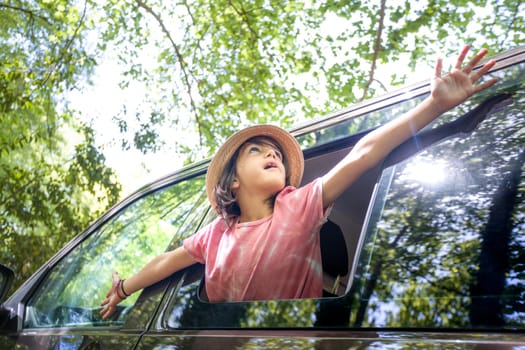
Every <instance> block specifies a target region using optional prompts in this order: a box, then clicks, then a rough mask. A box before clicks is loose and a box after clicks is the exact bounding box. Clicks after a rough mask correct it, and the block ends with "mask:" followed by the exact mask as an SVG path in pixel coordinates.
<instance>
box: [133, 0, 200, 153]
mask: <svg viewBox="0 0 525 350" xmlns="http://www.w3.org/2000/svg"><path fill="white" fill-rule="evenodd" d="M135 2H136V3H137V5H138V6H139V7H141V8H143V9H144V10H145V11H146V12H147V13H149V14H150V15H151V16H153V18H155V20H156V21H157V23H158V24H159V26H160V28H161V29H162V32H163V33H164V34H165V35H166V37H167V38H168V40H169V41H170V43H171V46H172V47H173V49H174V50H175V54H176V55H177V60H178V62H179V66H180V68H181V70H182V74H183V75H184V84H185V85H186V89H187V92H188V96H189V98H190V104H191V108H192V109H193V113H194V115H195V121H196V122H197V129H198V133H199V142H200V144H201V146H202V124H201V119H200V116H199V113H198V111H197V105H196V103H195V100H194V98H193V91H192V90H193V89H192V86H191V82H190V76H189V74H188V72H187V70H186V62H184V57H183V56H182V53H181V52H180V50H179V47H178V46H177V44H176V43H175V40H173V38H172V36H171V33H170V32H169V30H168V28H166V25H165V24H164V21H163V20H162V18H160V15H158V14H157V13H155V11H153V9H152V8H151V7H150V6H148V5H146V4H145V3H144V2H143V1H142V0H135Z"/></svg>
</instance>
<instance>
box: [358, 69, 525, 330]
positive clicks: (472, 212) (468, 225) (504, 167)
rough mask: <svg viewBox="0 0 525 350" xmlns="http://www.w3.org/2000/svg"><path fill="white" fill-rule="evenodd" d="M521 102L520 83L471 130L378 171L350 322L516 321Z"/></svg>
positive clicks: (523, 235) (522, 208)
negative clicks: (507, 101)
mask: <svg viewBox="0 0 525 350" xmlns="http://www.w3.org/2000/svg"><path fill="white" fill-rule="evenodd" d="M523 68H524V67H523V66H521V67H515V69H514V70H513V71H511V72H508V73H507V74H509V73H512V72H514V73H518V77H519V78H520V79H519V80H518V82H519V81H523V73H521V72H522V71H523ZM520 70H521V72H520ZM514 81H516V80H514ZM520 85H521V87H523V83H521V84H519V83H518V86H520ZM524 111H525V93H524V91H523V89H521V90H518V91H515V92H514V96H513V98H512V104H511V105H507V106H505V107H500V108H496V109H495V110H494V111H493V112H492V113H489V115H488V116H487V118H486V119H485V120H483V121H482V122H481V124H480V125H479V126H478V128H477V129H476V130H475V131H474V132H473V133H472V134H471V135H468V136H467V137H459V138H458V137H455V138H451V139H450V140H447V141H445V142H442V143H440V144H438V145H435V146H433V147H431V148H429V149H427V150H425V151H424V152H422V153H421V154H419V155H417V156H416V157H412V158H410V159H408V160H406V161H404V162H402V163H400V164H397V165H395V166H393V167H390V168H388V169H386V170H385V171H384V173H383V175H382V177H381V180H380V186H379V190H378V192H377V195H376V201H375V206H374V207H373V210H372V212H371V218H372V219H371V224H370V225H369V227H368V232H367V236H366V241H365V244H364V250H363V253H362V256H361V259H360V264H359V267H358V270H357V272H356V279H355V281H354V288H353V290H354V292H355V299H354V300H355V304H356V305H357V306H356V307H355V308H354V309H353V311H354V312H353V313H352V319H351V324H352V325H353V326H357V327H374V328H375V327H404V328H406V327H418V328H459V329H462V328H498V329H499V328H500V329H525V299H524V298H523V295H525V265H524V261H525V178H524V176H523V169H524V163H525V149H524V145H525V112H524Z"/></svg>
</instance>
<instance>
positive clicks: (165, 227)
mask: <svg viewBox="0 0 525 350" xmlns="http://www.w3.org/2000/svg"><path fill="white" fill-rule="evenodd" d="M207 210H208V205H207V201H206V195H205V191H204V176H203V175H201V176H199V177H196V178H193V179H190V180H187V181H182V182H179V183H176V184H174V185H172V186H170V187H166V188H163V189H160V190H157V191H156V192H153V193H150V194H147V195H145V196H143V197H141V198H139V199H138V200H136V201H134V202H133V203H131V204H130V205H128V206H127V207H125V208H124V209H122V210H121V211H120V212H118V213H117V214H116V215H114V216H113V217H112V218H111V219H109V220H108V221H107V222H105V223H104V224H102V225H101V226H100V227H98V228H97V229H96V230H95V231H94V232H93V233H92V234H90V235H89V236H88V237H87V238H86V239H85V240H83V241H82V242H81V243H80V244H79V245H78V246H76V247H74V248H73V249H72V250H71V251H70V252H69V254H68V255H67V256H65V257H64V258H63V259H62V260H61V261H60V262H59V263H57V264H56V265H55V266H54V267H53V268H52V269H51V271H50V273H49V274H48V275H47V277H46V278H45V280H44V281H43V282H42V284H41V286H40V287H39V289H38V292H37V293H36V294H35V295H34V296H33V297H32V298H31V300H30V301H29V303H28V307H27V311H26V315H25V321H24V326H25V327H26V328H41V327H79V326H82V327H89V326H100V325H112V324H114V325H119V324H122V323H123V322H124V321H125V319H126V315H127V314H128V312H129V310H130V309H131V308H132V307H133V305H134V304H135V302H136V300H137V298H138V296H139V295H140V293H135V294H134V295H132V296H131V297H129V298H127V299H126V300H124V301H123V302H122V303H121V304H120V305H119V307H120V309H119V310H118V311H117V312H116V313H115V314H114V315H112V317H111V318H110V319H108V320H105V321H103V320H101V318H100V316H99V311H100V303H101V302H102V300H103V299H104V297H105V295H106V293H107V291H108V290H109V287H110V284H111V272H112V271H118V272H119V274H120V275H121V276H129V275H131V274H133V273H134V272H136V271H138V269H140V268H141V267H142V266H143V265H145V264H146V263H147V262H148V261H149V260H151V259H152V258H153V257H154V256H156V255H158V254H160V253H162V252H163V251H166V250H167V249H173V248H174V247H177V246H179V245H180V244H182V240H183V239H184V238H185V237H188V236H189V235H191V234H193V233H194V232H195V230H196V228H197V227H198V225H199V223H200V221H201V220H202V217H203V216H204V215H205V213H206V211H207Z"/></svg>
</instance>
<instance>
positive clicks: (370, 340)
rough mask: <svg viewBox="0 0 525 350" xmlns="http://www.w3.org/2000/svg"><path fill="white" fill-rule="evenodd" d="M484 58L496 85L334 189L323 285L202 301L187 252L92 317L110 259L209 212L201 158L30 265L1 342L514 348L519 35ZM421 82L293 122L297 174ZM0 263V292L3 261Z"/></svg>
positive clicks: (520, 304)
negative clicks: (511, 45) (258, 297)
mask: <svg viewBox="0 0 525 350" xmlns="http://www.w3.org/2000/svg"><path fill="white" fill-rule="evenodd" d="M495 59H496V60H497V61H498V63H497V66H496V67H495V68H494V69H493V70H492V71H491V72H490V73H489V75H494V76H498V77H499V78H500V82H499V83H498V84H497V85H495V86H493V87H492V88H490V89H488V90H486V91H483V92H482V93H480V94H478V95H476V96H475V97H473V98H471V99H470V100H468V101H467V102H465V103H463V104H462V105H460V106H458V107H457V108H455V109H454V110H452V111H450V112H448V113H446V114H445V115H444V116H443V117H441V118H440V119H438V120H437V121H436V122H434V123H433V124H432V125H431V126H429V127H428V128H427V129H425V130H423V131H422V132H421V133H420V134H418V135H416V136H415V137H413V138H412V139H410V140H408V141H407V142H405V143H404V144H402V145H401V146H399V147H398V148H396V149H395V150H394V151H393V152H392V153H391V154H390V155H389V156H388V157H387V158H386V159H385V160H384V161H383V162H382V163H381V164H379V165H378V166H376V167H375V168H373V169H371V170H369V171H368V172H367V173H366V174H364V175H363V176H362V177H361V178H360V179H359V180H358V181H357V182H356V183H355V184H354V185H352V186H351V187H350V188H349V189H348V190H347V191H346V192H345V193H344V194H343V195H342V196H341V197H340V198H339V199H338V200H337V201H336V203H335V204H334V207H333V208H332V211H331V214H330V216H329V222H328V223H327V224H326V225H325V226H324V227H323V229H322V230H321V234H320V235H321V243H322V246H321V249H322V255H323V268H324V272H325V274H324V275H325V281H324V282H325V295H324V297H323V298H320V299H298V300H267V301H250V302H235V303H210V302H208V301H206V295H205V289H204V288H203V266H202V265H200V264H196V265H193V266H190V267H188V268H187V269H184V270H183V271H179V272H177V273H175V274H173V275H172V276H170V277H168V278H166V279H165V280H163V281H160V282H158V283H156V284H154V285H152V286H150V287H148V288H146V289H144V290H143V291H141V292H138V293H135V294H134V295H133V296H131V297H129V298H127V299H126V300H125V301H123V302H122V303H121V306H120V309H119V310H118V311H117V312H116V313H115V314H114V315H113V316H112V317H111V318H110V319H108V320H102V319H101V318H100V315H99V311H100V302H101V301H102V299H103V298H104V295H105V293H106V291H107V289H108V288H109V283H110V274H111V271H112V270H117V271H119V273H120V274H121V275H122V276H128V275H130V274H132V273H133V272H135V271H137V270H138V269H139V268H140V267H141V266H142V265H144V264H145V263H146V262H147V261H148V260H150V259H151V258H152V257H154V256H155V255H158V254H159V253H161V252H163V251H166V250H170V249H174V248H176V247H178V246H180V245H181V243H182V241H183V240H184V239H185V238H186V237H188V236H189V235H191V234H193V233H194V232H196V231H197V230H198V229H199V228H200V227H202V226H203V225H205V224H206V223H208V222H210V221H211V220H212V219H213V218H214V217H215V214H214V213H212V211H211V210H210V208H209V205H208V203H207V199H206V193H205V184H204V182H205V173H206V169H207V166H208V163H209V162H208V161H203V162H200V163H197V164H194V165H191V166H188V167H186V168H183V169H181V170H179V171H177V172H175V173H173V174H171V175H169V176H167V177H164V178H162V179H160V180H158V181H155V182H153V183H151V184H149V185H147V186H145V187H143V188H141V189H140V190H138V191H137V192H135V193H134V194H132V195H130V196H129V197H128V198H126V199H124V200H123V201H122V202H120V203H119V204H117V205H116V206H115V207H113V208H112V209H110V210H109V211H108V212H107V213H106V214H104V215H103V216H101V217H100V218H99V219H98V220H97V221H96V222H94V223H93V224H92V225H91V226H90V227H89V228H87V229H86V230H85V231H84V232H82V233H81V234H79V235H78V236H77V237H75V238H74V239H73V240H72V241H71V242H70V243H68V244H67V245H66V246H65V247H64V248H63V249H61V250H60V251H59V252H58V253H57V254H56V255H55V256H54V257H53V258H51V259H50V260H49V261H48V262H47V263H46V264H45V265H44V266H42V267H41V268H40V269H39V270H38V271H37V272H36V273H35V274H34V275H33V276H32V277H30V278H29V279H28V280H27V281H26V282H25V283H24V284H23V285H22V286H21V287H20V288H19V289H18V290H17V291H16V292H15V293H14V294H13V295H12V296H11V297H10V298H9V299H7V300H6V301H4V302H3V304H2V306H1V309H0V348H1V349H200V348H202V349H215V348H217V349H223V348H227V349H230V348H231V349H260V348H275V349H350V348H360V349H361V348H362V349H378V348H388V349H412V348H437V347H439V348H447V349H478V348H490V349H492V348H497V349H524V348H525V234H524V233H525V177H524V175H523V168H524V163H525V47H521V48H517V49H514V50H511V51H508V52H506V53H503V54H501V55H498V56H496V57H495ZM428 93H429V85H428V83H421V84H416V85H412V86H408V87H406V88H403V89H400V90H398V91H395V92H392V93H390V94H387V95H385V96H382V97H379V98H375V99H372V100H370V101H366V102H363V103H361V104H358V105H355V106H351V107H349V108H348V109H345V110H342V111H339V112H337V113H333V114H331V115H328V116H325V117H323V118H319V119H316V120H313V121H310V122H308V123H304V124H302V125H299V126H297V127H296V128H294V129H292V130H291V132H292V134H293V135H294V136H296V138H297V140H298V141H299V143H300V144H301V146H302V148H303V151H304V156H305V175H304V179H303V183H307V182H309V181H312V180H314V179H315V178H317V177H319V176H321V175H322V174H324V173H325V172H326V171H327V170H328V169H330V168H331V167H332V166H333V165H335V164H336V163H337V162H338V161H339V160H340V159H341V158H342V157H343V156H344V155H345V154H347V153H348V151H349V150H350V149H351V148H352V147H353V145H355V143H356V142H357V141H358V140H359V139H360V138H361V137H362V136H363V135H365V134H366V133H368V132H369V131H370V130H373V129H374V128H375V127H377V126H379V125H381V124H383V123H385V122H387V121H389V120H391V119H393V118H395V117H396V116H398V115H400V114H402V113H404V112H406V111H408V110H409V109H411V108H412V107H413V106H414V105H416V104H417V103H419V102H420V101H421V100H422V99H424V98H425V96H426V95H428ZM276 263H279V262H278V261H276ZM0 275H1V276H2V279H1V280H0V286H1V287H2V288H0V297H2V298H3V296H5V289H7V288H8V286H9V281H10V280H11V279H12V272H10V270H9V269H7V268H5V267H2V268H1V269H0ZM291 278H293V276H291Z"/></svg>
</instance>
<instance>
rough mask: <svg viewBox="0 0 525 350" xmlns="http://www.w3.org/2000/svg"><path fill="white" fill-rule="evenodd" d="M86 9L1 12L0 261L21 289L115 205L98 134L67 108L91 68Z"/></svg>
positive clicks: (7, 7)
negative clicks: (86, 43)
mask: <svg viewBox="0 0 525 350" xmlns="http://www.w3.org/2000/svg"><path fill="white" fill-rule="evenodd" d="M84 5H86V4H84ZM85 10H86V7H85V6H84V8H80V9H77V8H76V7H71V6H70V5H69V4H68V2H66V1H62V2H53V3H40V4H35V3H33V2H8V3H4V2H1V3H0V23H1V24H0V26H1V27H2V30H1V31H0V119H1V120H2V128H1V130H0V213H1V215H0V232H1V233H0V235H1V237H2V239H1V241H2V245H1V246H0V261H1V262H2V263H4V264H6V265H8V266H10V267H12V268H13V269H14V270H15V271H16V272H17V273H16V281H15V286H18V285H19V284H20V283H21V282H22V281H24V279H25V278H27V277H28V276H29V275H31V274H32V273H33V272H34V271H35V269H36V268H38V267H39V266H40V265H42V264H43V263H44V262H45V261H46V260H47V259H49V258H50V257H51V256H52V255H53V254H54V253H55V252H56V251H57V249H58V248H59V247H61V246H62V245H63V244H64V243H65V242H67V241H68V240H69V239H71V238H72V237H73V235H75V234H77V233H79V232H80V231H81V230H83V229H84V228H85V227H86V226H87V225H88V224H89V222H91V221H92V220H93V219H94V218H95V217H96V216H97V215H98V214H99V213H100V212H101V211H102V210H104V209H105V208H107V206H108V205H111V204H113V203H114V202H115V201H116V200H117V199H118V196H119V190H120V186H119V184H118V182H117V179H116V178H115V177H114V174H113V172H112V170H111V169H109V168H108V167H107V166H106V165H105V164H104V156H103V154H101V153H100V151H99V150H98V149H97V148H96V147H95V145H94V141H95V140H94V133H93V130H92V129H91V128H90V127H89V126H88V125H85V124H82V123H81V122H80V121H79V119H78V117H77V116H76V114H75V112H74V111H73V110H71V109H70V108H69V107H68V106H67V104H66V102H67V101H64V100H63V93H64V91H67V90H68V89H71V88H73V87H74V85H75V83H76V80H77V79H78V76H81V75H84V74H89V73H90V71H91V69H92V67H93V65H94V63H95V62H94V61H93V59H92V58H90V57H89V56H88V55H87V53H86V50H85V49H84V47H83V46H84V38H83V35H84V34H83V33H84V32H85V30H86V24H85V23H86V19H85Z"/></svg>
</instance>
